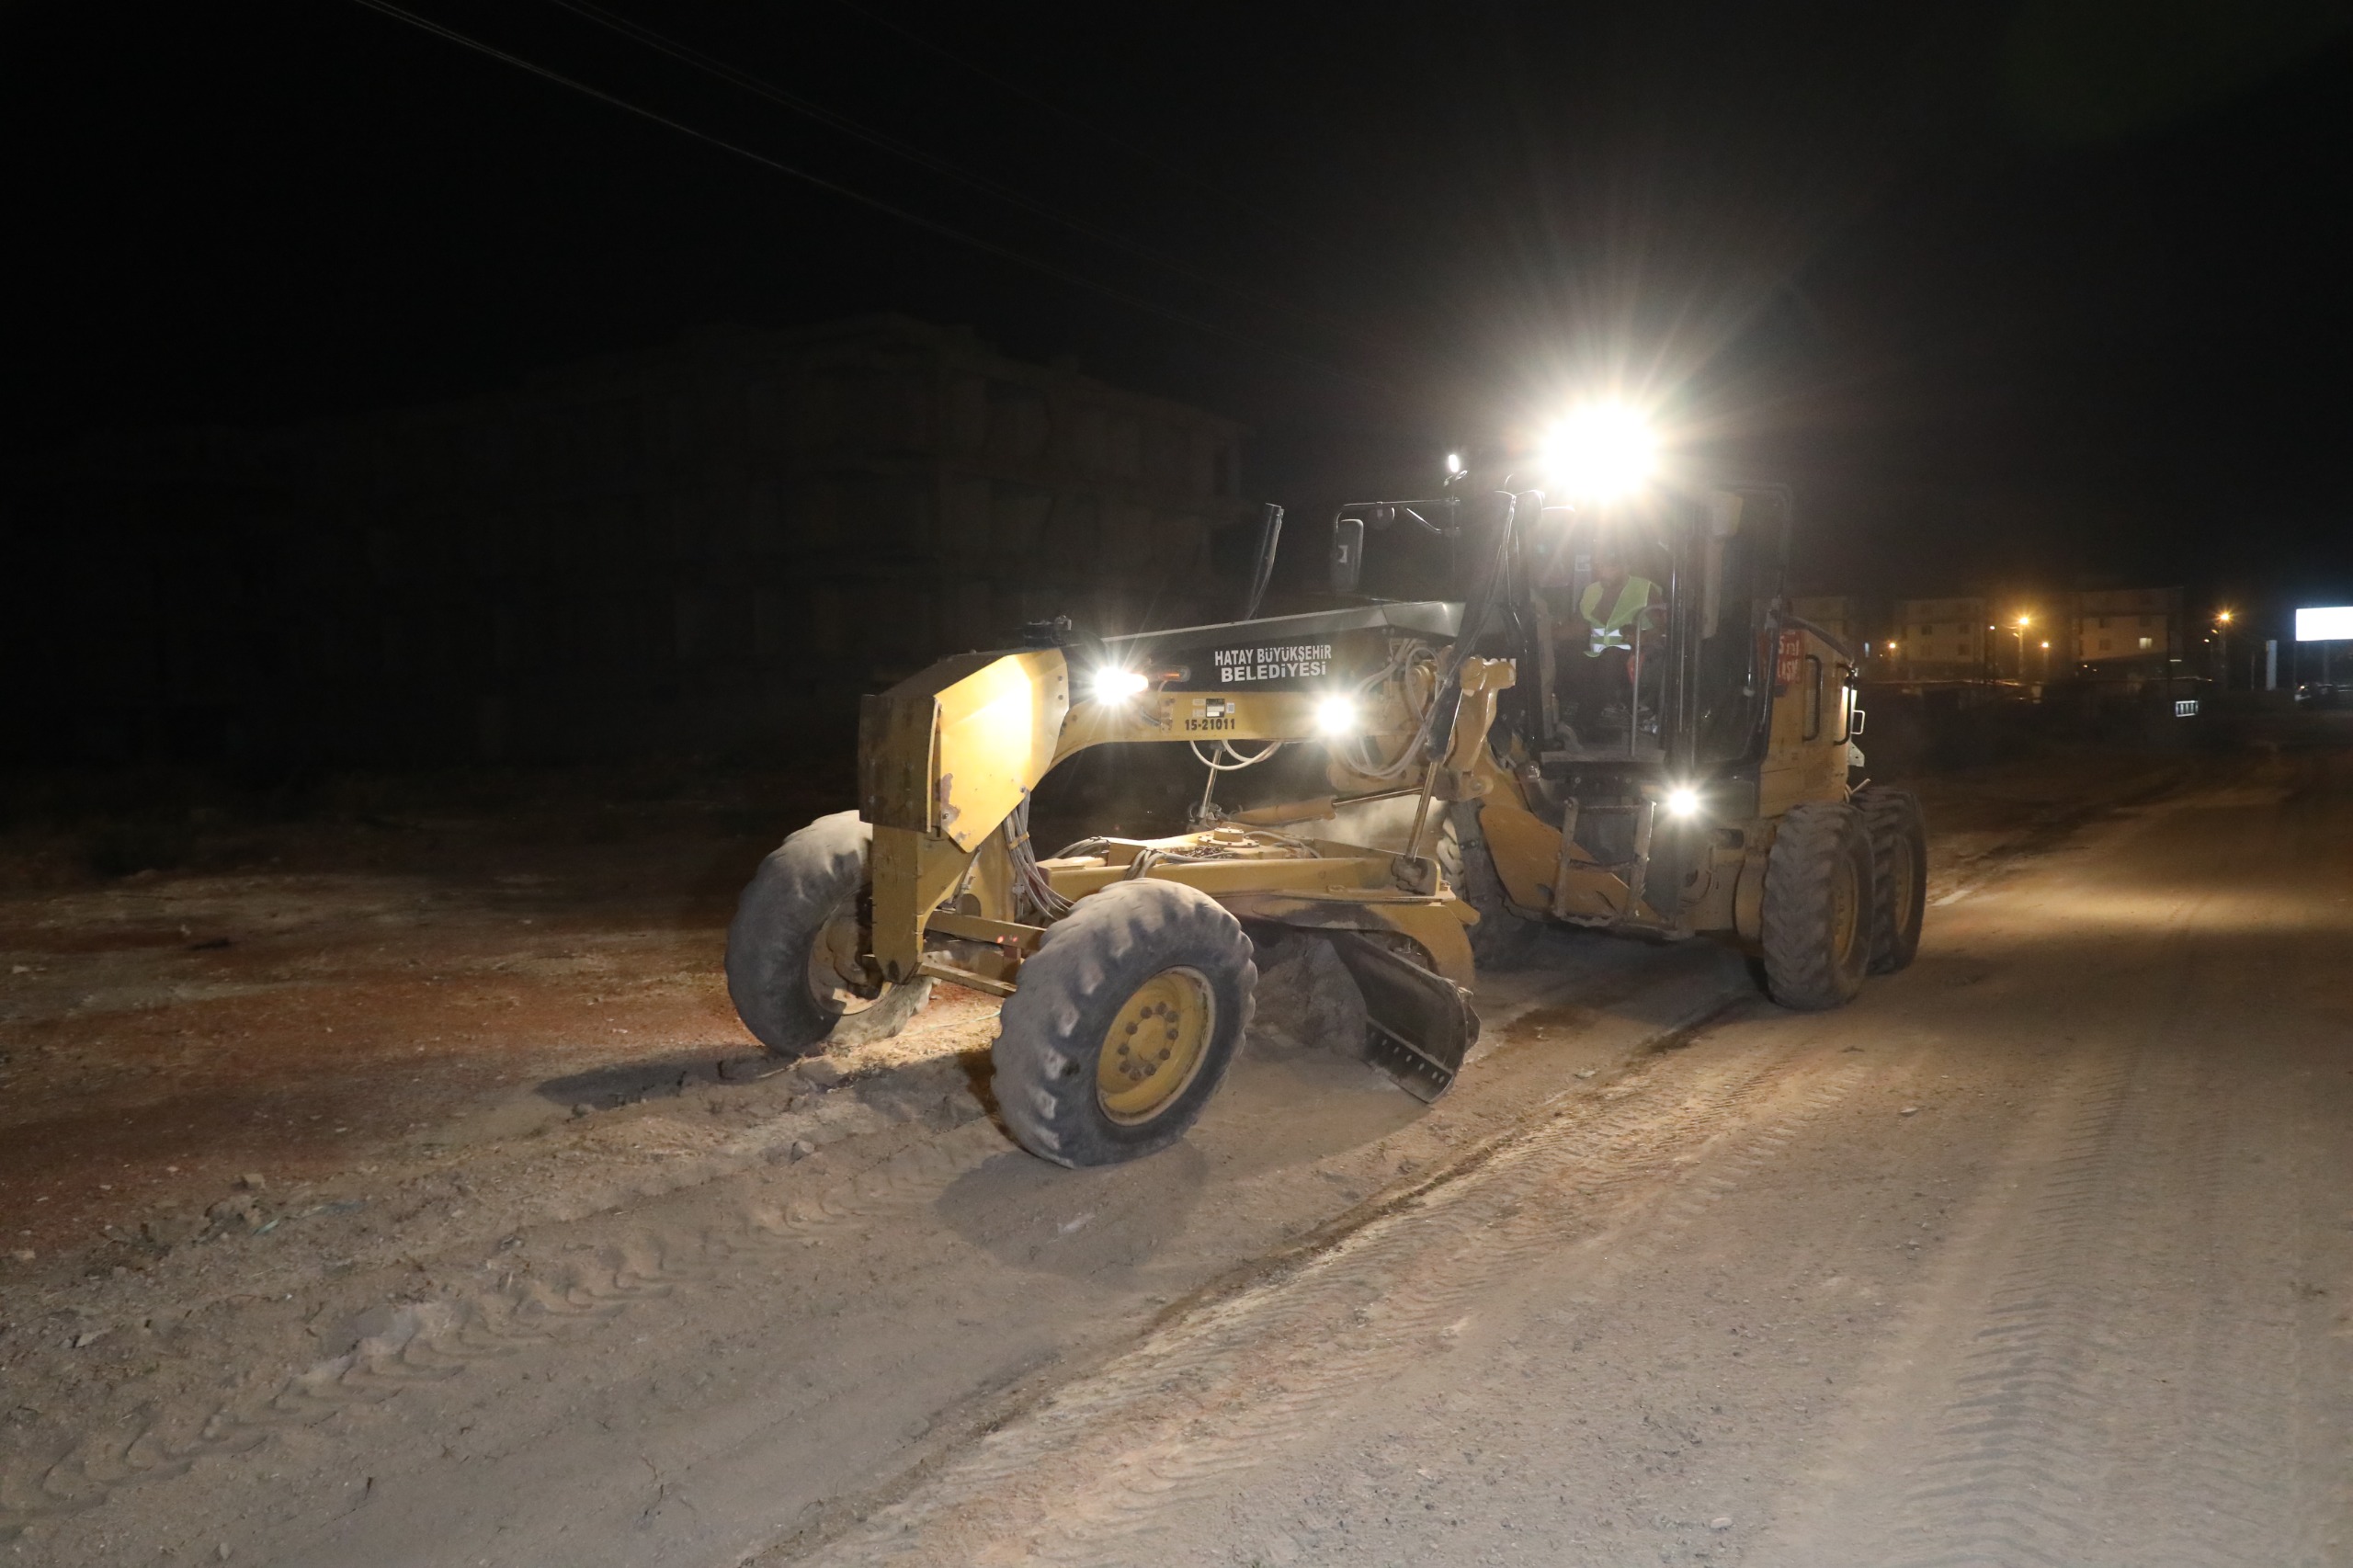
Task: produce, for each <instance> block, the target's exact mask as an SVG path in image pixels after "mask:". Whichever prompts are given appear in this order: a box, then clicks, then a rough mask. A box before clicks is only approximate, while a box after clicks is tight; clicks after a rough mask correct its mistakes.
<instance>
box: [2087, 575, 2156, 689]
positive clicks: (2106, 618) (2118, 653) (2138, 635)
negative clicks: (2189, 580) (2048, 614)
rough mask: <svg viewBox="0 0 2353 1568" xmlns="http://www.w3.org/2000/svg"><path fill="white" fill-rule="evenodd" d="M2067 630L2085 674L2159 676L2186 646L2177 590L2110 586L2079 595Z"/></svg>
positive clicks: (2114, 677)
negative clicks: (2183, 642)
mask: <svg viewBox="0 0 2353 1568" xmlns="http://www.w3.org/2000/svg"><path fill="white" fill-rule="evenodd" d="M2068 608H2069V619H2068V624H2067V627H2066V629H2065V631H2066V634H2067V636H2068V639H2069V645H2070V647H2071V649H2072V651H2073V657H2074V658H2075V663H2076V664H2077V665H2078V666H2079V667H2080V668H2081V669H2082V671H2083V673H2084V674H2086V675H2089V676H2101V677H2107V678H2110V679H2121V678H2127V677H2131V676H2157V675H2164V674H2165V673H2166V672H2167V668H2168V664H2167V662H2168V661H2169V660H2176V659H2179V658H2180V657H2181V656H2182V653H2183V648H2182V635H2183V629H2182V619H2181V590H2180V589H2179V588H2109V589H2103V590H2098V591H2094V592H2086V593H2079V594H2076V595H2075V597H2074V600H2073V602H2072V603H2071V604H2070V606H2069V607H2068Z"/></svg>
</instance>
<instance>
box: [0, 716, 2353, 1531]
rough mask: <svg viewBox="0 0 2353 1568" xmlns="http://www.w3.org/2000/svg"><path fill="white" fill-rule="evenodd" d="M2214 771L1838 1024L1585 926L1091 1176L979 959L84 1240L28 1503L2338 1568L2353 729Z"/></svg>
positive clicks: (1998, 898) (30, 1343)
mask: <svg viewBox="0 0 2353 1568" xmlns="http://www.w3.org/2000/svg"><path fill="white" fill-rule="evenodd" d="M2163 782H2164V787H2163V788H2162V789H2156V788H2151V789H2143V790H2139V791H2138V794H2139V796H2140V797H2141V798H2140V799H2139V801H2138V803H2135V804H2131V805H2130V806H2125V807H2120V808H2114V809H2108V810H2104V811H2099V812H2084V813H2078V814H2077V815H2075V816H2074V817H2068V818H2064V820H2062V816H2053V817H2052V818H2050V819H2049V820H2048V821H2046V822H2044V824H2043V825H2042V828H2041V829H2040V830H2039V831H2038V832H2037V833H2035V834H2034V835H2030V836H2029V839H2028V840H2025V841H2014V842H2013V844H2012V847H2011V850H2010V851H2008V852H2005V853H1999V854H1995V853H1984V854H1974V855H1972V856H1969V857H1965V858H1959V859H1956V858H1955V857H1954V856H1953V855H1952V854H1951V853H1949V846H1947V852H1946V853H1944V854H1943V855H1942V856H1941V857H1940V858H1939V861H1938V872H1937V876H1936V879H1935V893H1936V907H1934V908H1933V909H1932V910H1931V913H1930V925H1929V931H1928V937H1927V941H1926V943H1925V944H1924V946H1923V949H1922V952H1921V956H1920V959H1919V961H1918V962H1917V963H1916V964H1915V966H1914V967H1913V968H1912V969H1911V970H1909V971H1906V972H1905V973H1904V974H1902V975H1899V976H1893V977H1888V978H1884V979H1881V980H1878V981H1875V982H1874V983H1873V984H1872V985H1871V987H1870V989H1869V990H1867V992H1866V993H1865V994H1864V996H1863V998H1862V999H1861V1001H1859V1003H1858V1004H1856V1005H1855V1006H1852V1007H1850V1008H1848V1009H1847V1010H1845V1011H1843V1012H1840V1013H1836V1014H1831V1015H1815V1016H1798V1015H1791V1014H1788V1013H1783V1012H1780V1011H1779V1010H1777V1009H1775V1008H1772V1007H1771V1006H1768V1005H1765V1004H1763V1003H1761V1002H1759V1001H1757V1000H1756V997H1755V992H1754V986H1753V983H1752V982H1751V980H1750V977H1749V975H1748V973H1747V971H1746V967H1745V964H1744V962H1743V961H1742V960H1740V959H1739V958H1738V957H1737V956H1736V955H1734V954H1732V953H1730V952H1728V951H1725V950H1723V949H1718V948H1715V947H1713V946H1711V945H1707V944H1702V943H1691V944H1684V945H1682V946H1679V947H1674V948H1665V949H1659V948H1650V947H1644V946H1638V945H1634V944H1628V943H1615V942H1608V941H1603V940H1578V939H1573V938H1570V937H1558V938H1554V937H1547V938H1546V941H1545V943H1544V945H1543V946H1542V948H1541V949H1540V952H1539V953H1538V955H1537V957H1536V959H1535V960H1534V961H1532V962H1531V963H1530V964H1529V965H1528V966H1526V967H1524V968H1521V969H1518V970H1516V971H1512V972H1509V973H1506V974H1499V975H1496V976H1495V977H1493V979H1492V980H1491V982H1490V983H1488V985H1487V986H1486V988H1485V990H1484V991H1483V995H1482V1011H1483V1015H1484V1016H1485V1017H1486V1018H1487V1019H1488V1026H1489V1027H1488V1029H1487V1032H1486V1036H1485V1038H1484V1040H1483V1045H1482V1049H1481V1054H1480V1056H1479V1057H1478V1058H1477V1059H1475V1060H1474V1062H1473V1063H1472V1067H1471V1068H1470V1070H1469V1071H1467V1072H1466V1073H1465V1074H1464V1076H1463V1078H1462V1080H1461V1084H1460V1085H1459V1086H1458V1088H1457V1089H1456V1091H1455V1092H1454V1093H1453V1094H1451V1095H1449V1096H1448V1097H1447V1098H1446V1099H1445V1100H1443V1101H1441V1102H1440V1103H1439V1104H1438V1106H1436V1107H1431V1108H1425V1107H1422V1106H1420V1105H1418V1104H1416V1103H1415V1102H1414V1101H1412V1100H1410V1099H1408V1098H1406V1097H1405V1096H1403V1095H1400V1094H1398V1093H1397V1092H1396V1091H1395V1090H1394V1089H1392V1088H1391V1087H1390V1086H1389V1085H1387V1084H1386V1083H1385V1082H1384V1081H1382V1080H1381V1079H1380V1078H1378V1077H1377V1076H1375V1075H1373V1074H1371V1073H1370V1072H1369V1071H1368V1070H1367V1069H1365V1068H1364V1067H1362V1066H1361V1065H1360V1064H1358V1062H1355V1061H1353V1060H1352V1059H1350V1058H1349V1057H1348V1056H1347V1055H1346V1054H1345V1053H1343V1052H1341V1051H1335V1050H1332V1049H1330V1048H1329V1047H1328V1046H1326V1045H1324V1044H1321V1043H1319V1042H1316V1041H1313V1040H1299V1039H1296V1038H1290V1037H1287V1036H1286V1035H1284V1034H1283V1033H1282V1032H1281V1031H1280V1029H1279V1028H1272V1029H1269V1030H1267V1031H1265V1032H1263V1033H1261V1034H1260V1035H1258V1036H1256V1037H1254V1039H1253V1041H1252V1045H1251V1049H1250V1051H1249V1052H1248V1053H1247V1056H1246V1058H1245V1061H1244V1062H1242V1064H1241V1065H1240V1066H1239V1067H1238V1068H1237V1071H1236V1073H1235V1075H1234V1077H1233V1081H1232V1082H1231V1084H1230V1085H1229V1086H1228V1087H1227V1089H1226V1090H1225V1091H1224V1092H1223V1093H1222V1096H1220V1098H1219V1100H1218V1101H1217V1102H1216V1103H1215V1104H1214V1105H1213V1106H1212V1108H1211V1112H1210V1114H1209V1116H1208V1117H1207V1118H1206V1119H1204V1121H1203V1123H1202V1125H1201V1127H1200V1128H1199V1130H1198V1131H1197V1132H1196V1134H1195V1135H1194V1136H1193V1137H1192V1138H1191V1139H1189V1140H1188V1142H1186V1143H1185V1144H1184V1145H1182V1146H1180V1147H1179V1148H1177V1149H1176V1150H1173V1151H1171V1152H1170V1153H1166V1154H1165V1155H1162V1156H1159V1157H1156V1158H1154V1159H1152V1160H1148V1161H1145V1162H1142V1163H1140V1164H1137V1165H1130V1166H1124V1167H1120V1168H1116V1169H1112V1170H1108V1171H1096V1172H1084V1173H1073V1172H1066V1171H1062V1170H1059V1169H1056V1168H1053V1167H1049V1166H1046V1165H1041V1164H1040V1163H1039V1162H1036V1161H1034V1160H1031V1159H1029V1158H1028V1157H1027V1156H1024V1155H1022V1154H1020V1153H1018V1152H1017V1151H1015V1150H1013V1149H1012V1148H1011V1147H1010V1146H1009V1144H1008V1143H1007V1142H1006V1139H1005V1137H1004V1135H1003V1133H1002V1132H1001V1131H999V1130H998V1128H997V1126H996V1124H995V1120H994V1119H993V1118H992V1117H991V1116H990V1115H989V1114H988V1110H987V1106H986V1100H985V1092H984V1085H980V1084H977V1083H976V1081H975V1079H976V1075H977V1064H978V1060H979V1059H978V1058H977V1056H976V1054H975V1053H976V1052H977V1051H979V1050H980V1049H982V1048H983V1046H984V1044H985V1040H986V1037H987V1031H988V1028H989V1021H988V1019H987V1018H986V1017H985V1013H984V1011H976V1010H975V1009H974V1008H972V1006H958V1007H950V1008H948V1009H945V1010H944V1011H943V1013H942V1015H941V1017H938V1018H937V1019H933V1020H931V1021H930V1022H929V1023H928V1024H926V1026H924V1027H922V1028H917V1029H916V1030H915V1031H912V1032H911V1034H910V1036H909V1037H907V1038H906V1039H905V1040H902V1041H900V1042H894V1052H893V1054H892V1055H890V1056H889V1057H888V1058H887V1059H886V1058H880V1057H878V1058H874V1059H871V1060H866V1061H859V1060H852V1061H850V1062H845V1063H843V1064H842V1065H843V1066H844V1067H846V1068H847V1070H848V1077H847V1082H844V1083H841V1084H839V1085H835V1084H834V1083H832V1082H831V1081H830V1080H831V1076H832V1075H831V1074H826V1073H818V1074H808V1073H805V1072H801V1071H796V1072H794V1073H791V1074H784V1075H782V1076H780V1077H778V1078H768V1079H751V1080H748V1081H745V1082H730V1081H727V1079H726V1075H724V1074H720V1075H717V1076H714V1078H713V1079H712V1081H710V1083H708V1084H700V1083H699V1084H697V1085H695V1086H694V1087H693V1088H692V1089H691V1091H690V1093H688V1094H686V1095H681V1096H677V1098H678V1101H679V1102H682V1103H679V1104H676V1105H673V1106H672V1107H670V1108H664V1107H662V1106H658V1105H657V1106H652V1107H645V1108H638V1109H636V1110H634V1111H632V1112H631V1113H630V1114H629V1116H628V1117H627V1118H625V1119H624V1118H623V1117H621V1116H620V1113H614V1119H613V1120H612V1122H611V1125H610V1127H609V1128H608V1129H605V1130H603V1131H598V1130H597V1125H596V1124H597V1123H598V1122H601V1121H603V1120H604V1119H605V1116H606V1113H603V1112H599V1113H598V1114H597V1117H595V1118H591V1119H587V1120H586V1121H585V1122H581V1123H578V1124H574V1123H571V1122H567V1123H564V1124H563V1125H561V1126H559V1127H557V1128H555V1129H553V1130H547V1129H540V1128H535V1129H534V1130H533V1135H532V1137H531V1138H530V1139H529V1140H527V1141H526V1142H525V1143H523V1144H519V1145H517V1149H515V1150H511V1151H509V1150H506V1148H505V1146H504V1145H498V1146H496V1147H494V1148H488V1149H485V1150H484V1151H481V1152H477V1153H475V1154H474V1155H472V1157H471V1158H470V1160H469V1161H468V1162H467V1163H466V1164H464V1165H463V1166H462V1167H460V1166H449V1167H447V1168H444V1167H439V1166H437V1167H434V1170H435V1171H436V1172H438V1174H431V1173H428V1174H426V1175H420V1176H415V1181H416V1182H418V1183H428V1182H443V1183H458V1184H460V1185H461V1186H462V1187H463V1188H464V1190H463V1191H459V1190H457V1188H456V1187H452V1188H451V1189H450V1190H449V1192H444V1191H443V1190H442V1188H441V1187H431V1189H430V1191H431V1193H432V1194H433V1195H434V1196H433V1198H432V1200H431V1201H429V1202H428V1201H426V1200H425V1199H417V1200H416V1201H415V1202H414V1203H412V1204H410V1205H409V1206H407V1207H405V1208H403V1209H401V1210H400V1217H399V1218H398V1220H397V1221H391V1220H385V1221H382V1222H380V1223H374V1224H365V1223H363V1221H367V1220H368V1219H369V1215H371V1214H376V1213H379V1212H380V1211H381V1210H384V1209H385V1208H387V1207H389V1206H390V1205H389V1204H388V1203H387V1202H386V1201H385V1200H384V1199H383V1196H382V1195H381V1194H380V1195H378V1198H377V1207H376V1209H375V1210H358V1209H355V1210H354V1211H353V1212H352V1213H350V1214H343V1213H340V1212H329V1211H328V1210H331V1209H333V1207H334V1204H333V1202H331V1201H322V1202H319V1203H317V1204H316V1205H313V1206H310V1207H308V1208H307V1209H306V1210H305V1212H304V1214H303V1216H302V1218H301V1221H300V1225H299V1226H293V1225H290V1226H289V1227H288V1229H293V1230H297V1231H299V1236H298V1243H299V1244H290V1245H288V1246H286V1247H284V1248H283V1249H282V1250H280V1251H277V1252H273V1251H271V1250H270V1247H271V1245H272V1240H271V1237H272V1235H273V1234H281V1235H282V1233H280V1232H273V1233H270V1234H261V1235H255V1236H251V1237H242V1238H241V1237H239V1236H238V1235H235V1234H233V1233H222V1232H221V1230H220V1229H219V1228H218V1227H216V1230H215V1233H213V1236H212V1239H210V1240H209V1241H203V1242H195V1241H188V1242H184V1243H182V1244H178V1245H176V1246H174V1247H171V1248H169V1249H165V1250H164V1251H162V1252H161V1253H160V1254H159V1256H157V1258H156V1259H155V1261H153V1264H152V1265H150V1266H143V1267H141V1268H139V1269H135V1270H127V1271H125V1272H121V1273H113V1272H98V1273H94V1274H93V1276H92V1278H89V1279H87V1280H81V1281H74V1282H63V1283H61V1282H58V1281H55V1280H51V1281H47V1282H44V1283H41V1284H40V1286H39V1288H38V1289H36V1288H35V1286H34V1285H33V1284H29V1283H28V1284H27V1285H24V1286H22V1287H19V1288H16V1289H15V1290H13V1291H12V1293H11V1295H10V1296H9V1297H8V1298H7V1300H6V1311H7V1312H8V1313H9V1314H10V1321H9V1323H8V1324H7V1325H6V1327H7V1332H8V1333H9V1335H12V1337H11V1338H9V1339H7V1340H0V1346H6V1355H7V1356H8V1357H9V1359H7V1360H6V1363H5V1366H6V1374H7V1399H6V1403H7V1404H8V1405H9V1407H10V1408H9V1410H8V1413H7V1415H6V1424H5V1425H0V1554H9V1553H13V1554H14V1556H15V1557H16V1558H17V1559H19V1560H23V1561H27V1562H44V1563H61V1564H80V1563H100V1562H142V1563H144V1562H199V1561H204V1562H217V1561H229V1560H233V1561H239V1562H289V1563H319V1564H326V1563H335V1564H346V1563H384V1564H393V1563H402V1564H408V1563H415V1564H426V1563H432V1564H446V1563H495V1564H507V1563H542V1562H563V1563H565V1564H568V1565H569V1564H604V1563H612V1564H621V1563H656V1562H659V1563H665V1564H690V1563H714V1564H736V1563H744V1562H760V1563H764V1564H776V1565H782V1564H788V1563H791V1564H797V1563H803V1562H808V1563H826V1564H833V1563H866V1562H894V1563H897V1562H904V1563H911V1564H919V1563H939V1564H959V1565H962V1564H982V1563H1006V1564H1012V1563H1026V1562H1072V1563H1104V1564H1159V1563H1172V1564H1173V1563H1185V1564H1192V1563H1232V1564H1236V1565H1245V1564H1253V1563H1265V1564H1290V1563H1334V1564H1359V1563H1361V1564H1385V1563H1416V1564H1424V1563H1447V1564H1452V1563H1463V1564H1469V1563H1487V1562H1495V1563H1527V1564H1536V1563H1543V1564H1548V1565H1551V1564H1561V1563H1588V1562H1589V1563H1597V1564H1600V1563H1608V1564H1624V1563H1650V1562H1668V1563H1687V1562H1688V1563H1700V1562H1705V1563H1752V1564H1775V1565H1781V1564H1787V1565H1790V1568H1800V1565H1803V1568H1817V1565H1820V1568H1828V1565H1836V1564H1849V1563H1851V1564H1858V1565H1860V1564H1870V1565H1872V1568H1893V1565H1896V1564H1915V1563H1916V1564H1922V1565H1926V1564H1931V1563H1938V1564H1942V1563H1985V1564H2018V1565H2020V1568H2024V1565H2026V1564H2043V1563H2061V1564H2070V1565H2074V1564H2083V1565H2092V1564H2110V1563H2113V1564H2120V1565H2121V1564H2127V1563H2130V1564H2133V1565H2135V1568H2138V1565H2142V1564H2151V1563H2184V1564H2193V1563H2194V1564H2207V1563H2216V1564H2220V1563H2240V1562H2244V1563H2248V1564H2263V1565H2288V1564H2296V1565H2310V1568H2321V1565H2332V1568H2333V1565H2336V1564H2341V1563H2344V1562H2348V1561H2353V1479H2349V1478H2353V983H2348V981H2347V967H2346V963H2345V955H2346V954H2347V952H2348V951H2353V752H2347V751H2342V750H2331V749H2325V748H2313V749H2307V750H2288V751H2277V752H2271V753H2268V754H2260V755H2256V756H2250V757H2245V758H2234V759H2226V760H2220V761H2216V762H2212V763H2210V764H2203V765H2200V766H2197V767H2183V768H2181V769H2180V770H2178V772H2177V773H2175V774H2171V775H2168V776H2166V778H2165V780H2164V781H2163ZM1270 1016H1273V1017H1278V1018H1279V1009H1274V1010H1272V1012H1271V1014H1270ZM706 1099H707V1101H708V1103H707V1105H706V1103H705V1102H706ZM600 1138H601V1139H603V1140H604V1142H597V1140H598V1139H600ZM502 1162H504V1163H502ZM550 1169H562V1170H564V1171H568V1172H571V1173H573V1176H572V1178H571V1179H569V1180H566V1181H563V1182H556V1181H551V1179H549V1177H548V1176H547V1175H546V1173H547V1171H548V1170H550ZM615 1172H618V1173H620V1174H619V1175H618V1176H616V1175H615V1174H614V1173H615ZM453 1173H454V1174H453ZM405 1179H409V1178H406V1177H404V1180H405ZM404 1190H406V1189H404ZM417 1190H419V1191H424V1190H426V1188H425V1187H418V1188H417ZM323 1196H326V1197H331V1195H323ZM349 1201H352V1202H354V1203H355V1204H356V1203H358V1202H359V1200H358V1199H351V1200H349ZM485 1221H487V1223H486V1222H485ZM224 1554H225V1555H224Z"/></svg>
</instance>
